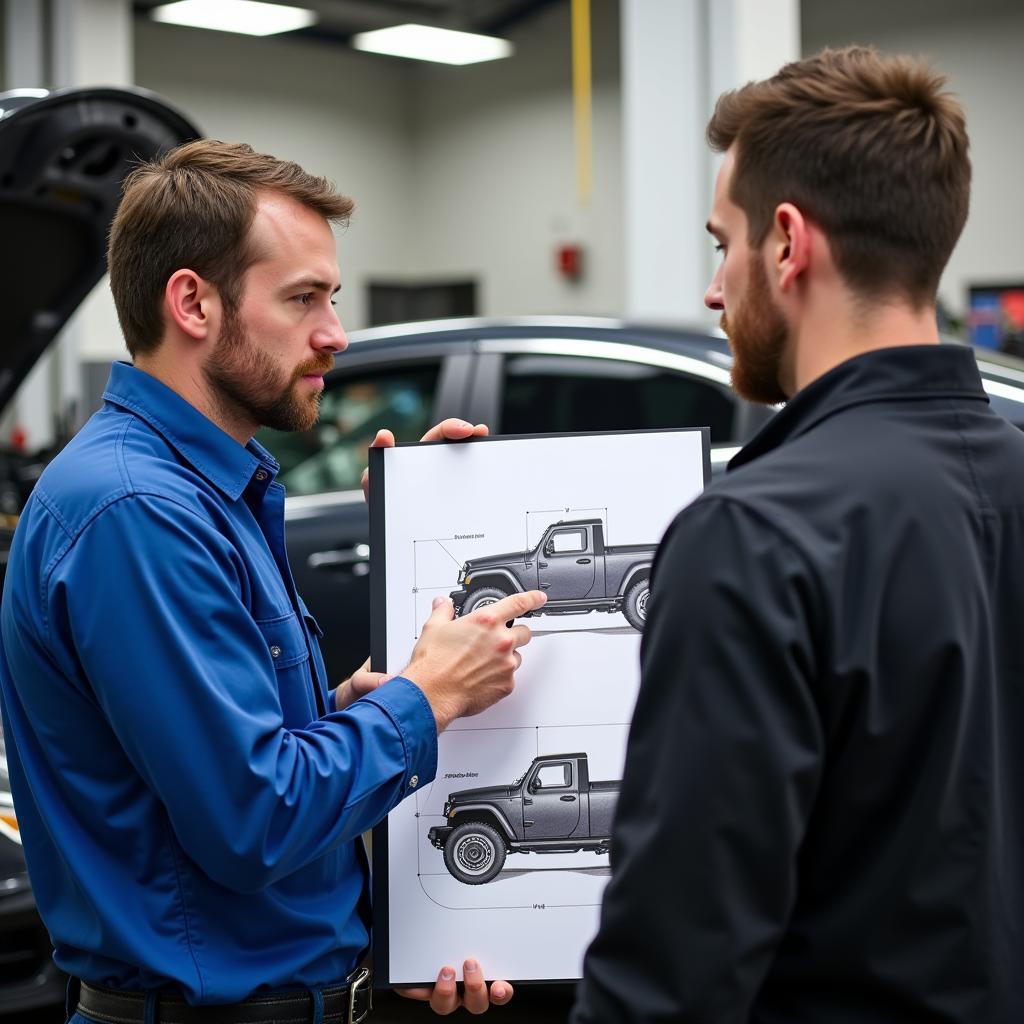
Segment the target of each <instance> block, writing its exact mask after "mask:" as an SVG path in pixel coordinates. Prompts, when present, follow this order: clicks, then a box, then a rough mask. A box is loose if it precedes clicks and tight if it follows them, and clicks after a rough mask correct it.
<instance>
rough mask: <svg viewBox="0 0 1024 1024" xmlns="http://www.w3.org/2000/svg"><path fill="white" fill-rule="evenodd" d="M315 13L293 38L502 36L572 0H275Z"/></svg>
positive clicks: (141, 7)
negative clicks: (419, 32)
mask: <svg viewBox="0 0 1024 1024" xmlns="http://www.w3.org/2000/svg"><path fill="white" fill-rule="evenodd" d="M164 2H166V0H137V2H136V3H135V4H134V8H135V10H136V12H138V13H140V14H145V13H147V12H148V11H149V10H150V9H151V8H153V7H158V6H159V5H160V4H161V3H164ZM274 2H276V3H286V4H288V6H290V7H304V8H306V9H307V10H312V11H316V13H317V15H318V21H317V24H316V25H314V26H313V27H311V28H308V29H303V30H301V31H299V32H290V33H288V34H289V35H290V36H292V37H296V36H298V37H304V38H314V39H321V40H323V41H325V42H337V43H341V44H347V43H348V41H349V40H350V39H351V38H352V36H354V35H355V34H356V33H357V32H368V31H370V30H371V29H377V28H388V27H390V26H391V25H401V24H403V23H405V22H410V21H412V22H417V23H419V24H423V25H435V26H437V27H439V28H452V29H460V30H462V31H464V32H482V33H484V34H485V35H502V34H503V33H505V32H508V31H510V30H511V29H512V28H513V27H515V26H516V25H518V24H519V23H520V22H523V21H526V20H527V19H528V18H530V17H532V16H533V15H534V14H536V13H538V12H539V11H541V10H543V9H544V8H546V7H551V6H552V5H553V4H556V3H561V4H566V3H568V2H569V0H274Z"/></svg>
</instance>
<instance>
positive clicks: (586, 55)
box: [572, 0, 594, 206]
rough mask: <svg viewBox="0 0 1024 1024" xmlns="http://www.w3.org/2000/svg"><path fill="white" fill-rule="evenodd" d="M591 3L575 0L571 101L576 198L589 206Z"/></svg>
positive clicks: (590, 187)
mask: <svg viewBox="0 0 1024 1024" xmlns="http://www.w3.org/2000/svg"><path fill="white" fill-rule="evenodd" d="M590 52H591V51H590V0H572V98H573V120H574V123H575V129H576V195H577V197H578V198H579V201H580V205H581V206H589V205H590V194H591V190H592V186H593V162H594V153H593V145H592V139H591V125H592V108H593V99H592V95H591V83H590V79H591V75H590Z"/></svg>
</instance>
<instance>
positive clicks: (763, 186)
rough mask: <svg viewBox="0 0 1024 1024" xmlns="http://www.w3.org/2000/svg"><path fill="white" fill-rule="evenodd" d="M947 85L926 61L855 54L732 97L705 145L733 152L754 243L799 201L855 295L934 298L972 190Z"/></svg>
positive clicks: (834, 53) (719, 109)
mask: <svg viewBox="0 0 1024 1024" xmlns="http://www.w3.org/2000/svg"><path fill="white" fill-rule="evenodd" d="M945 82H946V79H945V78H944V77H942V76H941V75H938V74H936V73H935V72H934V71H933V70H932V69H931V68H930V67H929V66H928V65H927V64H926V63H924V62H923V61H921V60H918V59H915V58H912V57H907V56H897V57H883V56H882V55H880V54H879V53H878V52H877V51H875V50H872V49H867V48H863V47H848V48H846V49H843V50H823V51H822V52H821V53H819V54H817V55H816V56H814V57H809V58H808V59H806V60H801V61H796V62H794V63H792V64H787V65H786V66H785V67H783V68H782V69H781V70H780V71H779V72H778V74H776V75H774V76H773V77H772V78H769V79H767V80H765V81H763V82H751V83H749V84H748V85H745V86H743V87H742V88H740V89H735V90H733V91H732V92H727V93H724V94H723V95H722V96H721V97H720V98H719V100H718V103H717V104H716V105H715V112H714V115H713V116H712V118H711V121H710V123H709V124H708V129H707V136H708V142H709V143H710V145H711V146H712V148H714V149H715V150H717V151H719V152H725V151H726V150H727V149H729V148H730V147H732V146H734V145H735V165H734V170H733V177H732V184H731V189H730V198H731V199H732V201H733V202H734V203H735V204H736V205H737V206H739V207H740V208H741V209H743V211H744V212H745V213H746V215H747V218H748V222H749V241H750V243H751V244H752V245H760V244H761V243H762V242H763V241H764V239H765V237H766V236H767V234H768V230H769V228H770V227H771V224H772V221H773V218H774V215H775V209H776V207H777V206H778V205H779V203H783V202H792V203H793V204H794V205H795V206H797V207H798V208H799V209H800V210H801V211H802V212H803V213H805V214H806V215H807V216H808V217H809V218H811V219H812V220H813V221H814V222H816V223H817V224H819V225H820V227H821V228H822V229H823V230H824V232H825V233H826V235H827V236H828V239H829V245H830V248H831V251H832V256H833V259H834V260H835V261H836V265H837V267H838V269H839V272H840V273H841V274H842V275H843V277H844V279H845V280H846V282H847V283H848V284H849V286H850V287H851V288H852V289H853V290H855V291H856V292H857V293H859V294H860V295H863V296H864V297H866V298H871V299H882V298H886V297H891V296H900V297H903V298H904V299H909V300H910V301H911V302H912V303H913V304H914V306H915V307H917V308H923V307H924V306H925V305H927V304H928V303H929V302H933V301H934V300H935V295H936V292H937V291H938V286H939V278H940V277H941V275H942V271H943V269H944V268H945V266H946V263H947V261H948V260H949V257H950V254H951V253H952V251H953V246H954V245H956V241H957V239H958V238H959V237H960V232H961V231H962V230H963V226H964V222H965V221H966V219H967V209H968V204H969V198H970V185H971V164H970V160H969V158H968V152H967V151H968V140H967V128H966V124H965V121H964V113H963V110H962V109H961V107H960V104H959V103H957V101H956V100H955V99H954V98H953V96H952V95H951V94H950V93H948V92H944V91H943V86H944V85H945Z"/></svg>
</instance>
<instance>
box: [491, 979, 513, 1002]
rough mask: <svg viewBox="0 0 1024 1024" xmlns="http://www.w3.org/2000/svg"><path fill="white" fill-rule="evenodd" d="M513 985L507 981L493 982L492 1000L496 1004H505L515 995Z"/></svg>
mask: <svg viewBox="0 0 1024 1024" xmlns="http://www.w3.org/2000/svg"><path fill="white" fill-rule="evenodd" d="M513 994H514V993H513V989H512V986H511V985H510V984H509V983H508V982H507V981H495V982H492V983H491V1002H492V1003H494V1005H495V1006H504V1005H505V1004H506V1003H507V1002H508V1001H509V1000H510V999H511V998H512V996H513Z"/></svg>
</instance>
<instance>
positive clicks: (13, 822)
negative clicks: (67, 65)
mask: <svg viewBox="0 0 1024 1024" xmlns="http://www.w3.org/2000/svg"><path fill="white" fill-rule="evenodd" d="M198 135H199V132H198V131H197V129H196V128H195V126H194V125H192V124H191V123H190V122H189V121H188V120H187V119H186V118H185V117H183V116H182V115H181V114H179V113H178V112H177V111H175V110H173V109H172V108H171V107H169V106H168V105H167V104H166V103H164V102H163V101H162V100H160V99H158V98H157V97H155V96H153V95H152V94H150V93H146V92H143V91H141V90H126V89H68V90H65V91H62V92H56V93H49V94H47V93H45V92H43V91H41V90H20V91H16V92H8V93H0V223H2V224H3V241H2V244H0V282H3V303H4V353H3V355H4V363H3V366H2V372H0V410H2V409H3V408H5V407H6V406H7V404H8V403H9V402H10V400H11V398H12V397H13V396H14V393H15V392H16V390H17V389H18V387H19V385H20V384H21V383H22V381H23V380H24V379H25V377H26V376H28V373H29V371H30V370H31V369H32V367H33V366H34V365H35V363H36V362H37V361H38V359H39V357H40V356H41V355H42V354H43V352H44V351H45V350H46V348H47V347H48V346H49V345H50V343H51V342H52V341H53V339H54V337H55V336H56V335H57V333H58V332H59V331H60V329H61V328H62V327H63V326H64V324H65V323H66V322H67V320H68V318H69V317H70V316H71V314H72V313H73V312H74V311H75V310H76V309H77V308H78V306H79V304H80V303H81V302H82V300H83V299H84V298H85V297H86V295H88V294H89V292H90V291H92V289H93V287H94V286H95V285H96V283H97V282H98V281H99V280H100V278H101V277H102V276H103V272H104V268H105V263H106V242H107V231H108V229H109V227H110V222H111V220H112V219H113V216H114V211H115V209H116V208H117V203H118V201H119V199H120V195H121V182H122V180H123V179H124V176H125V175H126V174H127V173H128V171H129V170H130V168H131V166H132V165H133V163H134V162H135V161H136V160H138V159H143V160H147V159H152V157H154V156H155V155H156V154H157V153H158V152H160V151H162V150H165V149H169V148H171V147H173V146H176V145H178V144H179V143H181V142H185V141H187V140H189V139H192V138H196V137H198ZM64 440H65V441H66V440H67V437H64ZM55 451H56V449H51V450H49V451H45V452H19V451H14V450H0V579H2V570H3V567H4V566H5V565H6V562H7V552H8V550H9V548H10V541H11V537H12V536H13V531H14V526H15V525H16V523H17V515H18V513H19V512H20V510H21V507H22V506H23V504H24V502H25V500H26V499H27V497H28V494H29V492H30V490H31V488H32V486H33V484H34V483H35V480H36V478H37V477H38V475H39V472H40V471H41V468H42V466H43V464H45V462H46V460H47V459H48V458H49V457H51V456H52V455H53V454H55ZM64 984H65V979H64V978H63V977H62V975H61V974H60V972H59V971H58V970H57V968H56V966H55V965H54V963H53V958H52V948H51V946H50V939H49V935H48V934H47V932H46V929H45V928H44V927H43V924H42V922H41V921H40V920H39V915H38V913H37V912H36V907H35V900H34V899H33V896H32V890H31V887H30V885H29V879H28V874H27V871H26V868H25V858H24V856H23V854H22V850H21V840H20V835H19V832H18V819H17V816H16V815H15V812H14V805H13V801H12V800H11V793H10V784H9V782H8V779H7V759H6V756H5V755H4V748H3V740H2V733H0V1015H7V1014H11V1015H15V1014H18V1015H20V1014H22V1013H25V1012H27V1011H29V1010H31V1009H33V1008H35V1007H45V1006H49V1005H51V1004H57V1003H61V1002H63V999H64Z"/></svg>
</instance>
